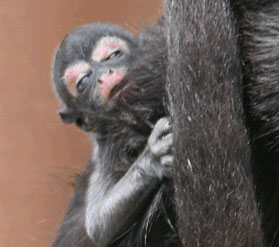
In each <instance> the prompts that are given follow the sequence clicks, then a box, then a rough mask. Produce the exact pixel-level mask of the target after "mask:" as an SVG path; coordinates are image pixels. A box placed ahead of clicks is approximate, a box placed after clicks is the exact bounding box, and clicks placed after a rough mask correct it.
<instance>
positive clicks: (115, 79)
mask: <svg viewBox="0 0 279 247" xmlns="http://www.w3.org/2000/svg"><path fill="white" fill-rule="evenodd" d="M123 78H124V73H123V72H122V71H120V70H117V71H115V72H113V73H112V74H110V75H107V76H104V78H103V80H102V83H101V85H100V94H101V96H102V97H103V98H104V99H105V100H107V99H108V98H109V96H110V94H111V92H112V91H113V93H115V92H116V91H118V90H117V89H118V87H116V86H117V85H118V84H119V83H120V82H121V81H122V79H123ZM113 89H114V90H113Z"/></svg>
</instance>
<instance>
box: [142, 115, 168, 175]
mask: <svg viewBox="0 0 279 247" xmlns="http://www.w3.org/2000/svg"><path fill="white" fill-rule="evenodd" d="M172 144H173V134H172V132H171V124H170V119H169V118H166V117H164V118H161V119H159V120H158V122H157V123H156V125H155V127H154V129H153V131H152V133H151V135H150V137H149V139H148V143H147V150H148V151H149V154H150V156H151V157H150V158H151V160H152V162H151V164H150V165H151V168H153V169H154V171H155V173H156V175H157V176H159V178H164V177H167V178H171V177H172V174H173V155H172Z"/></svg>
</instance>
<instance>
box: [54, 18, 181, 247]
mask: <svg viewBox="0 0 279 247" xmlns="http://www.w3.org/2000/svg"><path fill="white" fill-rule="evenodd" d="M145 43H146V42H145V41H144V38H143V39H142V40H140V38H137V37H134V36H133V35H132V34H131V33H130V32H128V31H126V30H124V29H122V28H120V27H118V26H115V25H111V24H102V23H93V24H87V25H84V26H81V27H79V28H77V29H75V30H74V31H73V32H71V33H70V34H69V35H67V36H66V38H65V39H64V40H63V41H62V43H61V44H60V46H59V47H58V49H57V51H56V53H55V56H54V60H53V66H52V81H53V86H54V89H55V92H56V95H57V96H58V98H59V100H60V102H61V103H62V104H63V108H62V109H61V110H60V111H59V114H60V116H61V119H62V121H63V122H64V123H76V125H77V126H78V127H80V128H81V129H83V130H85V131H90V132H91V133H92V140H93V154H92V157H91V159H90V161H89V163H88V166H87V168H86V171H85V173H84V174H85V175H83V176H81V178H80V179H79V180H80V181H79V182H78V186H77V188H76V190H75V195H74V197H73V198H72V200H71V203H70V205H69V208H68V211H67V213H66V215H65V218H64V220H63V223H62V226H61V228H60V230H59V232H58V234H57V237H56V240H55V242H54V246H60V247H61V246H68V247H69V246H92V245H93V246H110V245H111V244H113V246H141V243H142V242H143V241H144V242H145V243H146V244H147V243H148V244H149V245H147V246H179V244H178V240H177V236H176V230H175V227H174V225H173V224H172V220H171V219H170V218H172V216H171V215H173V212H172V210H171V209H169V208H172V205H171V203H170V200H169V193H170V189H167V188H166V187H167V186H165V187H164V185H165V184H166V183H171V182H170V180H169V179H168V178H171V177H172V170H173V168H172V163H173V156H172V153H171V147H172V141H173V136H172V133H171V128H170V122H169V120H168V118H167V117H166V112H165V109H164V106H163V103H162V102H163V94H164V93H163V91H164V83H162V82H161V81H163V80H162V78H158V74H162V73H160V72H158V71H156V72H154V71H153V69H152V66H153V65H154V66H157V68H158V64H156V63H157V59H158V57H159V56H158V57H156V59H154V57H150V56H149V54H147V55H148V56H146V46H147V45H146V46H145ZM157 45H158V44H157ZM148 49H149V48H148ZM144 55H145V56H144ZM150 59H151V60H152V61H153V60H154V62H152V61H151V63H150V61H149V60H150ZM159 59H160V57H159ZM147 63H148V64H147ZM147 67H148V69H146V68H147ZM154 73H157V74H156V76H154ZM160 76H161V75H160ZM152 77H155V78H152ZM150 78H151V79H150ZM158 81H160V83H158ZM163 187H164V188H163ZM162 188H163V189H162ZM164 198H167V200H165V199H164ZM164 201H166V202H164ZM162 212H163V213H162ZM166 233H167V234H166ZM166 238H167V239H168V241H166ZM160 242H162V243H161V244H160ZM152 244H153V245H152ZM165 244H167V245H165Z"/></svg>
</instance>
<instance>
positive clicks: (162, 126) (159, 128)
mask: <svg viewBox="0 0 279 247" xmlns="http://www.w3.org/2000/svg"><path fill="white" fill-rule="evenodd" d="M169 126H170V120H169V118H167V117H164V118H161V119H159V120H158V122H157V123H156V125H155V126H154V128H153V131H152V133H151V135H150V137H149V140H148V142H149V144H150V145H153V144H154V143H156V142H157V141H158V140H159V139H160V138H161V136H162V135H163V134H164V133H166V131H167V130H169Z"/></svg>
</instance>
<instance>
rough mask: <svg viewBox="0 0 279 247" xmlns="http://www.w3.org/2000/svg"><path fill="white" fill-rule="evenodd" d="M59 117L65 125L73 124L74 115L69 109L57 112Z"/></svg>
mask: <svg viewBox="0 0 279 247" xmlns="http://www.w3.org/2000/svg"><path fill="white" fill-rule="evenodd" d="M58 113H59V115H60V117H61V119H62V121H63V123H65V124H71V123H74V122H75V114H74V111H73V110H72V109H71V108H68V107H65V108H62V109H60V110H59V112H58Z"/></svg>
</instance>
